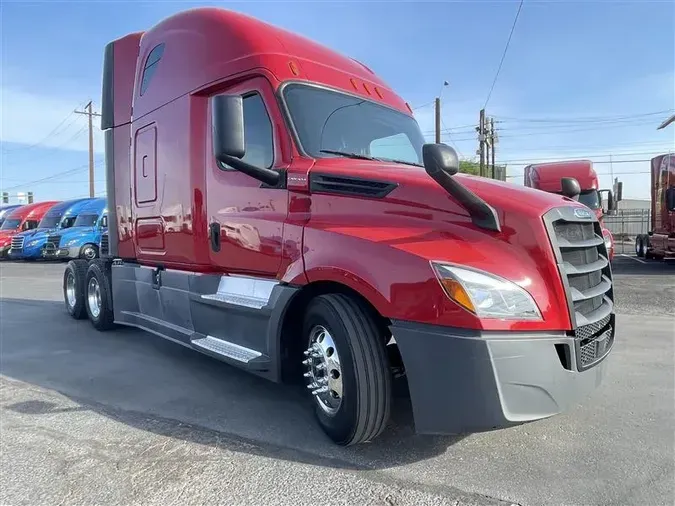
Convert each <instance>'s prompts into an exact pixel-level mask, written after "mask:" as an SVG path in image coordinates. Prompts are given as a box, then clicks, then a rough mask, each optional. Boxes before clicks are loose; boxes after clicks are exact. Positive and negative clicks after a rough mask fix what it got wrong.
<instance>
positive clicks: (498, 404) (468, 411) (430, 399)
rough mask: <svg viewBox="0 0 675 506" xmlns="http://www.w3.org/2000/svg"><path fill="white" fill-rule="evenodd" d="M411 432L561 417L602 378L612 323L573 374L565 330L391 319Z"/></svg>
mask: <svg viewBox="0 0 675 506" xmlns="http://www.w3.org/2000/svg"><path fill="white" fill-rule="evenodd" d="M391 330H392V333H393V336H394V340H395V341H396V343H397V345H398V348H399V351H400V353H401V357H402V359H403V364H404V367H405V370H406V376H407V379H408V387H409V390H410V399H411V402H412V408H413V415H414V419H415V429H416V432H418V433H420V434H466V433H472V432H483V431H489V430H494V429H500V428H505V427H510V426H514V425H519V424H522V423H525V422H531V421H535V420H540V419H542V418H548V417H550V416H553V415H556V414H559V413H561V412H563V411H565V410H566V409H567V408H569V407H570V406H572V405H573V404H575V403H576V402H578V401H580V400H581V399H583V398H585V397H587V396H588V395H589V394H590V393H591V392H592V391H593V390H595V389H596V388H597V387H598V386H599V385H600V384H601V383H602V381H603V378H604V377H605V374H606V368H607V360H606V358H607V356H608V355H609V353H610V352H611V349H612V347H613V344H614V329H613V326H612V328H611V330H610V331H608V333H607V335H606V341H603V343H605V342H606V347H604V348H603V351H602V354H601V355H599V356H598V359H597V362H595V364H594V365H592V366H591V367H588V368H587V369H585V370H583V371H582V372H579V367H578V362H577V358H578V356H579V355H578V353H579V352H578V351H577V350H578V344H579V341H578V340H577V339H575V338H574V337H572V336H568V335H567V334H566V333H565V332H550V333H531V332H530V333H526V332H523V333H517V332H513V333H508V332H503V333H496V332H482V333H481V332H479V331H468V330H465V329H449V328H447V327H438V326H432V325H421V324H417V323H409V322H400V321H395V322H393V325H392V327H391Z"/></svg>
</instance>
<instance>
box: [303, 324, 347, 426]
mask: <svg viewBox="0 0 675 506" xmlns="http://www.w3.org/2000/svg"><path fill="white" fill-rule="evenodd" d="M302 364H303V365H304V366H305V369H306V372H305V374H304V377H305V378H307V379H308V380H309V384H308V385H307V388H308V389H309V390H311V392H312V395H313V396H314V399H316V402H317V404H318V405H319V407H320V408H321V409H322V410H323V411H324V412H325V413H326V414H328V415H331V416H332V415H335V413H337V412H338V410H339V409H340V405H341V404H342V395H343V386H342V368H341V367H340V355H339V354H338V349H337V346H335V341H334V340H333V336H331V335H330V332H328V330H327V329H326V328H325V327H323V326H322V325H316V326H315V327H314V328H313V329H312V331H311V332H310V333H309V347H308V348H307V349H306V350H305V360H304V361H303V362H302Z"/></svg>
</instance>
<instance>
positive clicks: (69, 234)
mask: <svg viewBox="0 0 675 506" xmlns="http://www.w3.org/2000/svg"><path fill="white" fill-rule="evenodd" d="M95 231H96V228H95V227H71V228H68V229H66V230H64V231H63V232H61V233H60V234H59V235H60V236H61V246H64V245H65V244H66V243H67V242H68V241H75V240H89V239H90V238H91V237H92V235H93V234H94V233H95Z"/></svg>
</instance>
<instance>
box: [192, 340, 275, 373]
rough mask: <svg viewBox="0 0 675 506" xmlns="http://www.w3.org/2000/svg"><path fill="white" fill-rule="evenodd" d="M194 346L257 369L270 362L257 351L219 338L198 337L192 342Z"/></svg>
mask: <svg viewBox="0 0 675 506" xmlns="http://www.w3.org/2000/svg"><path fill="white" fill-rule="evenodd" d="M192 345H193V346H194V347H196V348H198V349H199V350H202V351H206V352H210V353H211V354H214V355H216V356H218V357H224V358H228V359H230V360H234V361H236V362H239V363H241V364H246V365H249V366H251V367H254V368H256V369H257V368H259V367H260V366H262V365H266V364H267V363H269V361H270V360H269V357H267V356H265V355H263V354H262V353H260V352H259V351H257V350H252V349H251V348H246V347H245V346H241V345H239V344H235V343H231V342H230V341H226V340H224V339H220V338H219V337H213V336H205V337H198V338H196V339H193V340H192Z"/></svg>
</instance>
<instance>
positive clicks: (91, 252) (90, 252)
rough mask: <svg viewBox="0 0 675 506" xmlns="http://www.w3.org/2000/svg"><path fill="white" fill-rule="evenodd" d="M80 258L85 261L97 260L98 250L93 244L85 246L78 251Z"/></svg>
mask: <svg viewBox="0 0 675 506" xmlns="http://www.w3.org/2000/svg"><path fill="white" fill-rule="evenodd" d="M80 258H84V259H85V260H94V259H95V258H98V248H97V247H96V245H94V244H85V245H84V246H82V250H80Z"/></svg>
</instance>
